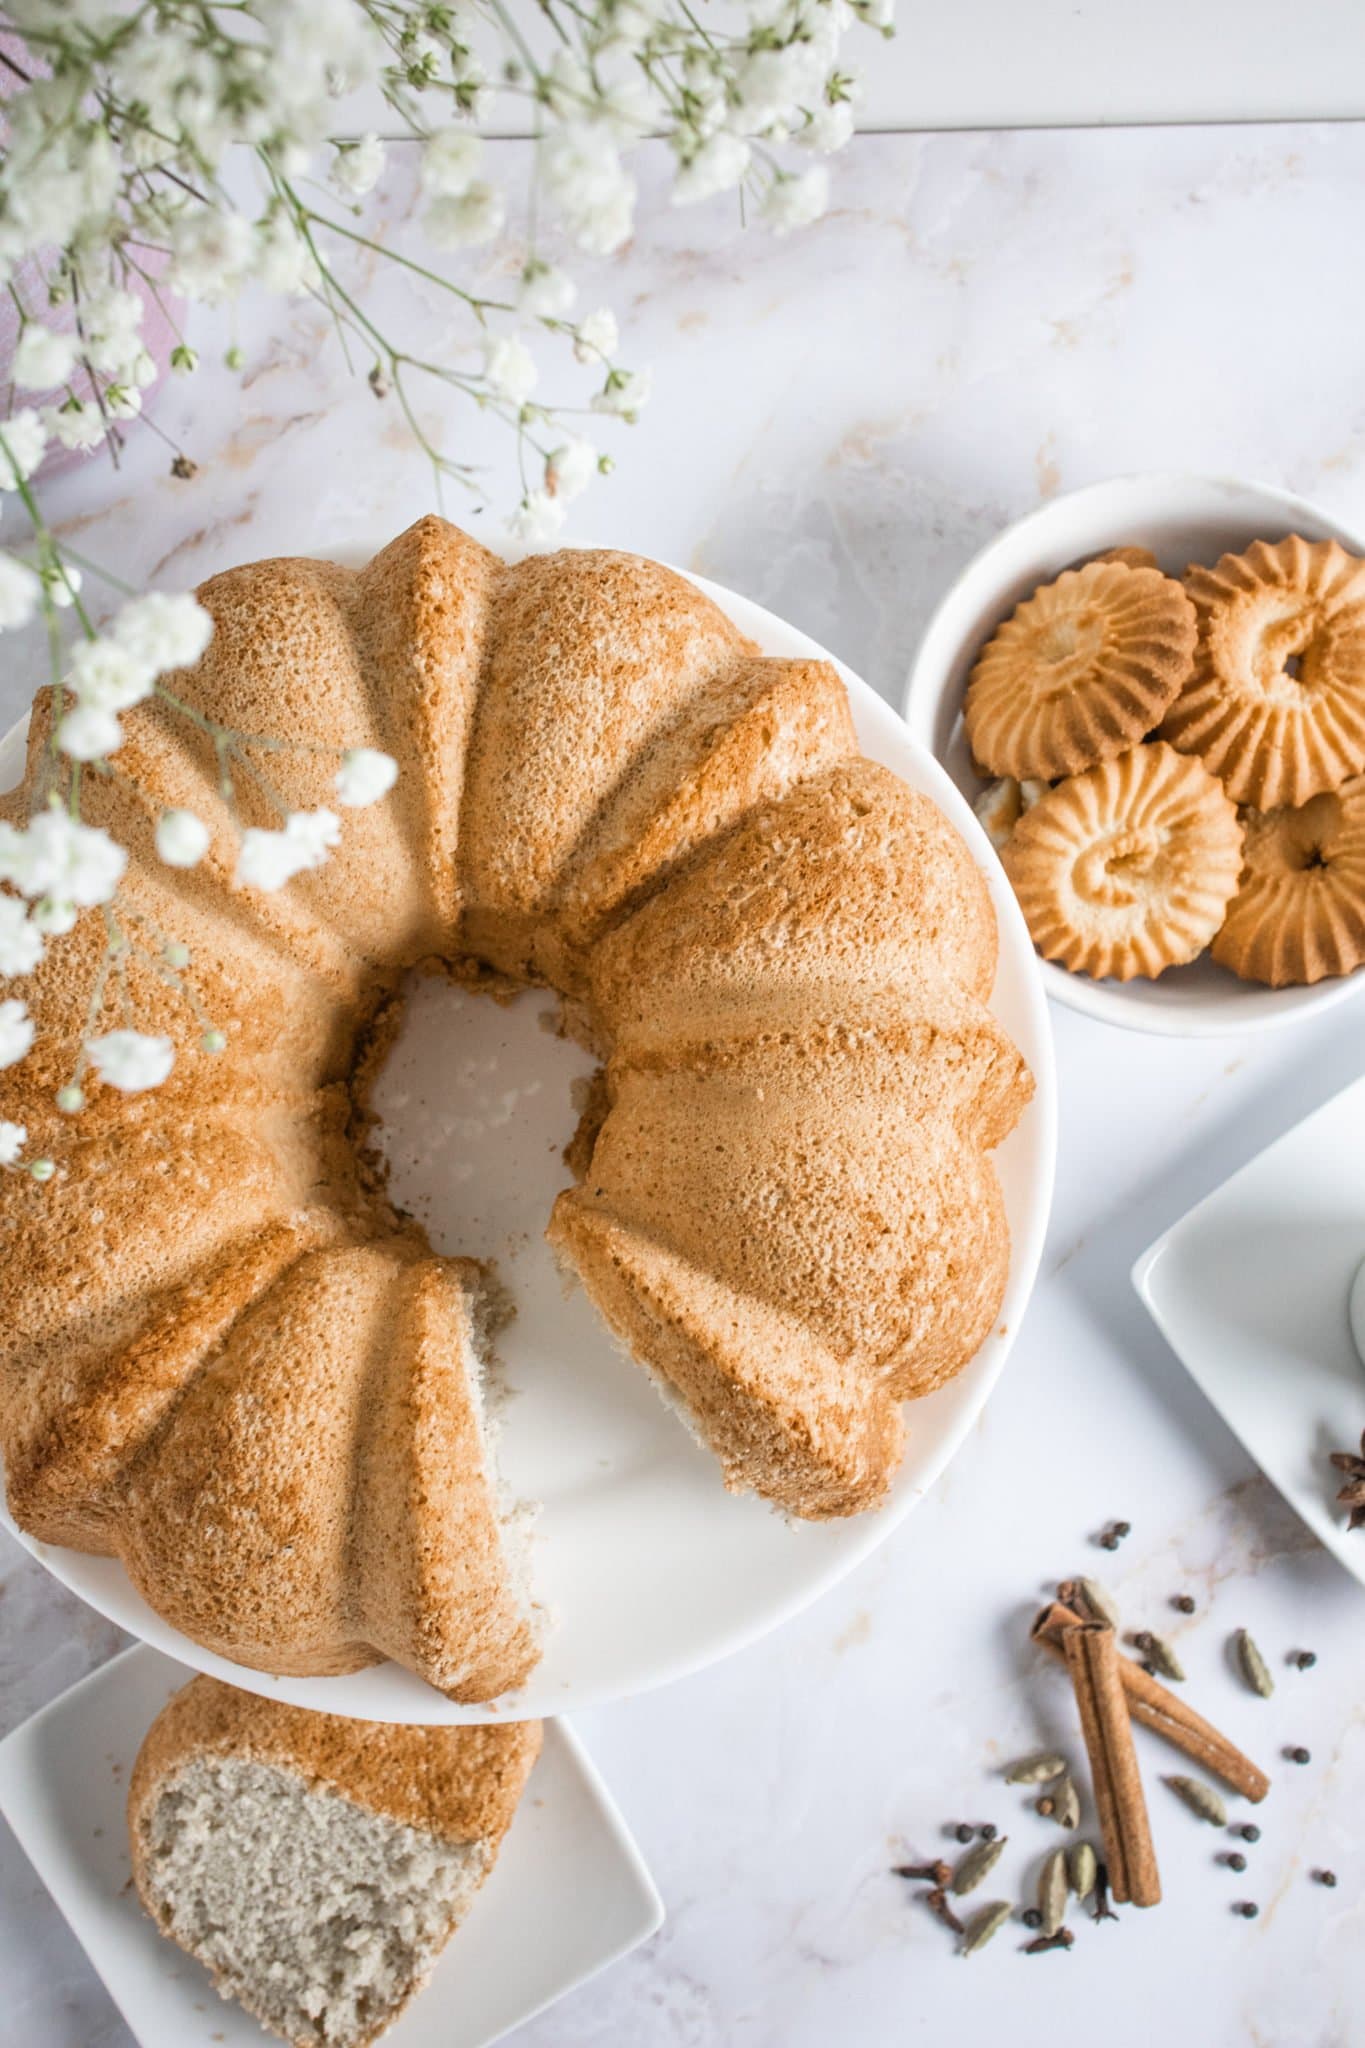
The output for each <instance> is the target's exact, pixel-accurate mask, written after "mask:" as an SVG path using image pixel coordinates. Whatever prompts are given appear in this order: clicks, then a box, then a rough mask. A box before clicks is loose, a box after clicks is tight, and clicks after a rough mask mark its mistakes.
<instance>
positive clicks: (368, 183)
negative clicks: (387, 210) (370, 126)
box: [331, 135, 384, 199]
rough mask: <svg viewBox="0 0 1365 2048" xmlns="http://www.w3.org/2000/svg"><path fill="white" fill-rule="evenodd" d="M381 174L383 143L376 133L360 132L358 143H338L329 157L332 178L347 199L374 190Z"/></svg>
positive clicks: (361, 195) (362, 196) (355, 197)
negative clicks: (363, 133) (361, 133)
mask: <svg viewBox="0 0 1365 2048" xmlns="http://www.w3.org/2000/svg"><path fill="white" fill-rule="evenodd" d="M383 175H384V145H383V143H382V142H381V141H380V140H379V137H378V136H377V135H362V136H361V138H360V140H359V142H339V143H338V144H337V145H336V154H335V155H334V156H333V158H332V164H331V179H332V183H333V184H334V185H335V187H336V189H337V191H338V192H344V193H345V195H346V197H347V198H348V199H363V198H364V197H365V194H366V193H367V192H373V190H374V188H375V186H376V185H377V184H378V183H379V180H380V179H381V178H382V177H383Z"/></svg>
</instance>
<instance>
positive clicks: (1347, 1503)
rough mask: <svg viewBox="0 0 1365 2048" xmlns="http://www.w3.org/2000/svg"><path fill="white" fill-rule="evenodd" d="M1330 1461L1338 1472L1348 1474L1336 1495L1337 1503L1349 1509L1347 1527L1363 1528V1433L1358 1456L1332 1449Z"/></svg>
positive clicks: (1364, 1496) (1364, 1461)
mask: <svg viewBox="0 0 1365 2048" xmlns="http://www.w3.org/2000/svg"><path fill="white" fill-rule="evenodd" d="M1332 1463H1333V1464H1334V1465H1335V1466H1336V1468H1337V1470H1338V1472H1345V1473H1348V1474H1349V1475H1350V1476H1349V1477H1348V1479H1347V1481H1346V1484H1345V1485H1344V1486H1343V1487H1342V1489H1341V1492H1340V1493H1339V1494H1338V1495H1337V1501H1338V1504H1339V1505H1340V1506H1341V1507H1344V1508H1349V1509H1350V1510H1351V1517H1350V1521H1349V1522H1348V1523H1347V1527H1348V1528H1351V1529H1365V1435H1362V1437H1361V1439H1360V1455H1359V1457H1357V1456H1356V1454H1355V1452H1354V1451H1333V1453H1332Z"/></svg>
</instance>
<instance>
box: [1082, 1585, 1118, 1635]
mask: <svg viewBox="0 0 1365 2048" xmlns="http://www.w3.org/2000/svg"><path fill="white" fill-rule="evenodd" d="M1076 1584H1077V1586H1078V1587H1079V1588H1080V1593H1081V1598H1082V1599H1083V1600H1084V1602H1085V1604H1086V1606H1087V1607H1088V1608H1089V1609H1090V1612H1091V1613H1092V1614H1093V1615H1094V1617H1095V1619H1096V1621H1107V1622H1108V1624H1109V1626H1110V1628H1117V1627H1118V1625H1119V1610H1118V1607H1117V1606H1116V1604H1115V1601H1114V1597H1113V1595H1112V1593H1107V1592H1106V1591H1105V1589H1104V1587H1103V1586H1102V1585H1101V1584H1100V1582H1099V1580H1098V1579H1077V1580H1076Z"/></svg>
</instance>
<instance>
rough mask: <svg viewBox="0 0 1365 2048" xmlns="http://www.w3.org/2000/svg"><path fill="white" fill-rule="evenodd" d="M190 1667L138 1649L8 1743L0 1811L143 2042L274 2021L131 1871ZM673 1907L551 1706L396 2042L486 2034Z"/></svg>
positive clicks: (236, 2030) (494, 2033)
mask: <svg viewBox="0 0 1365 2048" xmlns="http://www.w3.org/2000/svg"><path fill="white" fill-rule="evenodd" d="M190 1676H191V1674H190V1673H189V1672H188V1671H186V1670H185V1669H184V1668H183V1667H182V1666H180V1665H178V1664H173V1663H172V1662H171V1660H170V1658H169V1657H162V1656H159V1655H158V1654H157V1653H156V1652H155V1651H153V1650H147V1649H136V1650H126V1651H125V1652H124V1654H123V1655H122V1656H121V1657H116V1658H114V1660H113V1661H112V1663H109V1664H106V1665H104V1666H103V1667H102V1668H101V1669H100V1670H99V1671H96V1672H94V1673H92V1675H91V1676H90V1677H89V1678H86V1679H83V1680H82V1681H81V1683H80V1684H79V1685H74V1686H72V1688H71V1690H70V1691H69V1692H65V1693H63V1694H62V1696H61V1698H60V1699H56V1700H53V1702H52V1704H51V1705H50V1706H48V1707H44V1708H43V1710H42V1712H41V1713H38V1714H35V1715H34V1716H33V1718H32V1720H30V1721H26V1722H25V1723H24V1725H23V1727H22V1728H16V1729H15V1731H14V1733H13V1734H12V1735H10V1736H8V1737H7V1738H6V1740H5V1741H4V1742H2V1743H0V1813H3V1814H4V1816H5V1818H6V1820H7V1821H8V1822H9V1824H10V1826H11V1827H12V1828H13V1830H14V1832H15V1834H16V1835H17V1836H18V1838H19V1842H20V1845H21V1846H22V1848H23V1849H24V1850H25V1852H26V1854H27V1855H28V1858H29V1860H30V1862H31V1863H32V1864H33V1867H34V1869H35V1870H36V1871H37V1873H38V1875H39V1877H41V1879H42V1880H43V1883H44V1884H45V1885H46V1886H47V1889H48V1890H49V1892H51V1894H52V1897H53V1898H54V1900H55V1901H56V1903H57V1905H58V1906H59V1907H60V1908H61V1911H62V1914H63V1916H64V1917H65V1919H66V1920H67V1922H68V1923H69V1925H70V1927H71V1930H72V1932H73V1933H74V1934H75V1936H76V1939H77V1940H78V1941H79V1942H80V1944H81V1946H82V1947H83V1948H84V1950H85V1952H86V1954H87V1955H88V1956H89V1958H90V1960H91V1962H92V1963H93V1964H94V1966H95V1968H96V1970H98V1972H99V1974H100V1976H101V1977H102V1978H103V1980H104V1983H105V1986H106V1988H107V1989H108V1991H109V1993H110V1996H111V1997H112V1998H113V2000H114V2003H115V2004H116V2005H117V2006H118V2008H119V2011H120V2012H121V2013H122V2014H123V2017H124V2018H125V2019H126V2020H127V2022H128V2025H129V2027H130V2028H131V2030H132V2032H133V2034H134V2036H135V2037H136V2039H137V2040H138V2042H139V2043H140V2044H141V2048H266V2043H267V2042H268V2041H272V2040H273V2039H274V2037H273V2035H268V2034H266V2033H265V2032H264V2030H263V2029H262V2028H260V2027H258V2026H257V2024H256V2022H255V2021H254V2020H253V2019H249V2018H248V2017H247V2015H246V2014H245V2013H244V2012H243V2011H242V2009H241V2007H240V2006H238V2005H235V2004H232V2003H230V2002H227V2001H225V2000H223V1999H220V1998H219V1997H218V1996H217V1994H216V1992H215V1991H214V1989H213V1986H212V1984H211V1983H210V1981H209V1977H208V1973H207V1972H206V1971H205V1970H203V1969H202V1968H201V1967H200V1965H199V1964H198V1963H197V1962H195V1961H194V1959H193V1958H192V1957H191V1956H187V1955H185V1954H184V1953H183V1952H182V1951H181V1950H180V1949H178V1948H177V1947H176V1946H175V1944H174V1943H173V1942H170V1941H167V1940H166V1939H165V1937H164V1936H163V1935H161V1934H159V1933H158V1932H157V1930H156V1928H155V1927H154V1926H153V1925H152V1922H151V1921H150V1920H149V1919H148V1918H147V1915H146V1914H145V1913H144V1912H143V1910H142V1904H141V1901H140V1900H139V1898H138V1896H137V1893H136V1891H135V1890H134V1889H133V1885H132V1879H131V1874H130V1873H131V1865H130V1861H129V1856H128V1834H127V1828H126V1825H125V1821H124V1803H125V1801H126V1799H127V1796H128V1777H129V1773H130V1772H131V1770H132V1768H133V1761H134V1759H135V1757H136V1756H137V1753H138V1750H139V1749H140V1748H141V1746H142V1738H143V1736H144V1735H145V1734H146V1733H147V1730H148V1728H150V1726H151V1724H152V1721H153V1720H154V1718H155V1716H156V1715H157V1714H158V1713H159V1712H160V1710H161V1708H162V1707H163V1706H164V1705H165V1703H166V1701H167V1700H168V1699H169V1698H170V1696H171V1694H172V1693H173V1692H176V1691H177V1690H178V1689H179V1688H180V1687H181V1686H182V1685H184V1684H185V1683H186V1681H187V1680H188V1679H189V1678H190ZM662 1920H663V1906H662V1903H661V1901H660V1899H659V1894H658V1893H657V1891H656V1890H655V1889H654V1885H653V1882H652V1880H651V1878H650V1875H649V1872H648V1871H647V1870H646V1869H645V1866H644V1864H643V1862H642V1861H641V1858H640V1852H639V1851H638V1849H637V1848H636V1847H635V1844H634V1842H633V1841H632V1840H631V1838H630V1835H629V1834H628V1832H627V1830H626V1827H625V1823H624V1822H623V1821H622V1819H621V1816H620V1814H619V1813H618V1812H617V1810H616V1808H615V1806H614V1805H613V1803H612V1800H611V1797H610V1795H609V1793H608V1792H607V1790H606V1788H605V1786H604V1785H603V1784H602V1781H601V1779H600V1778H599V1777H598V1775H597V1772H596V1771H595V1770H594V1769H593V1766H592V1764H591V1762H590V1761H589V1759H588V1757H587V1756H586V1755H585V1753H584V1751H583V1748H582V1746H581V1744H580V1743H579V1741H578V1738H577V1736H576V1735H574V1733H573V1731H572V1730H571V1729H570V1728H569V1727H568V1726H567V1725H566V1724H565V1723H564V1722H562V1721H560V1722H551V1723H548V1724H547V1726H546V1729H545V1746H544V1748H543V1749H542V1751H541V1753H540V1756H539V1758H538V1760H537V1762H536V1767H535V1769H534V1771H533V1772H532V1773H531V1778H530V1782H529V1783H528V1785H527V1787H526V1792H525V1795H524V1797H523V1799H522V1802H521V1805H520V1807H519V1808H518V1810H517V1815H516V1818H515V1820H514V1821H513V1823H512V1826H511V1828H510V1830H509V1832H508V1835H507V1839H506V1841H505V1842H504V1844H503V1847H502V1853H501V1855H500V1856H499V1858H498V1862H497V1867H496V1869H495V1870H494V1872H493V1875H492V1876H491V1877H490V1878H489V1880H488V1882H487V1884H485V1885H484V1887H483V1889H482V1890H481V1891H480V1892H479V1894H478V1896H477V1898H476V1899H475V1900H474V1903H473V1905H472V1906H471V1907H470V1909H469V1913H468V1916H467V1918H466V1919H465V1921H464V1923H463V1925H462V1926H460V1927H459V1928H457V1929H456V1932H455V1934H454V1936H453V1938H452V1940H451V1943H450V1946H449V1947H448V1948H447V1949H446V1951H445V1953H444V1954H443V1955H442V1957H441V1960H440V1962H439V1963H438V1964H437V1966H436V1970H435V1973H434V1975H433V1977H432V1980H431V1982H430V1983H429V1984H428V1986H427V1988H426V1990H425V1991H423V1992H420V1993H419V1994H418V1996H417V1997H416V1998H415V1999H414V2000H413V2003H412V2004H411V2005H410V2006H409V2007H408V2010H407V2011H406V2012H405V2013H404V2014H403V2015H402V2017H401V2018H400V2019H399V2020H398V2022H397V2023H396V2025H395V2026H394V2028H393V2030H392V2031H391V2032H390V2033H388V2034H386V2035H385V2036H384V2040H385V2043H386V2048H489V2044H490V2043H491V2042H493V2041H496V2040H499V2039H500V2038H501V2037H502V2035H503V2034H505V2033H507V2032H509V2031H510V2029H511V2028H513V2027H519V2026H521V2025H522V2023H523V2022H524V2021H526V2020H529V2019H530V2018H531V2017H532V2016H533V2015H534V2014H535V2013H538V2012H542V2011H543V2010H544V2009H545V2007H546V2006H547V2005H550V2004H552V2003H553V2001H554V2000H555V1999H557V1998H561V1997H563V1995H564V1994H565V1992H567V1991H571V1990H573V1989H574V1987H575V1986H576V1985H578V1984H581V1983H583V1982H584V1981H585V1979H587V1978H588V1977H591V1976H594V1975H595V1974H596V1972H597V1971H598V1970H601V1969H605V1967H606V1965H607V1964H608V1963H611V1962H614V1961H616V1960H617V1959H618V1958H619V1957H620V1956H623V1955H625V1954H626V1952H627V1951H628V1950H629V1949H632V1948H635V1947H636V1946H637V1945H638V1943H640V1942H642V1941H645V1940H647V1938H648V1937H649V1936H650V1935H651V1934H653V1933H654V1931H655V1929H656V1928H657V1927H658V1926H659V1925H660V1924H661V1922H662ZM6 1991H7V1994H9V1995H12V1994H13V1992H14V1987H13V1986H7V1987H6ZM6 2038H8V2037H6ZM277 2048H278V2044H277Z"/></svg>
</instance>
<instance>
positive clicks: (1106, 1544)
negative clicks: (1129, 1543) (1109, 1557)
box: [1100, 1529, 1119, 1550]
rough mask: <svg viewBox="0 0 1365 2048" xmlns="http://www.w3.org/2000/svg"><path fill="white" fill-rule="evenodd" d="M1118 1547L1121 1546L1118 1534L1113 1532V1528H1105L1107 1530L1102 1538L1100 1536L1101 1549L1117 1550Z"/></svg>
mask: <svg viewBox="0 0 1365 2048" xmlns="http://www.w3.org/2000/svg"><path fill="white" fill-rule="evenodd" d="M1118 1547H1119V1539H1118V1537H1117V1536H1116V1535H1115V1534H1114V1532H1113V1530H1112V1529H1106V1530H1105V1532H1104V1534H1103V1536H1101V1538H1100V1549H1101V1550H1117V1549H1118Z"/></svg>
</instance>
